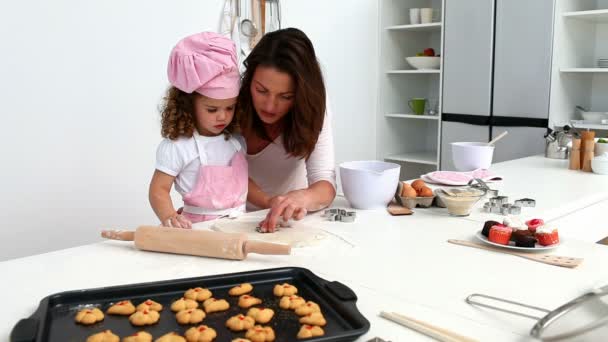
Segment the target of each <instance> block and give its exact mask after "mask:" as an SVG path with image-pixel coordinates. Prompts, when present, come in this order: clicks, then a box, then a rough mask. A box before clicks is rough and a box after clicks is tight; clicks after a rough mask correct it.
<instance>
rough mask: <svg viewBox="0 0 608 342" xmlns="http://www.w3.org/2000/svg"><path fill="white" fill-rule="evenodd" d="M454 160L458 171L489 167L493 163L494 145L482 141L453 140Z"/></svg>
mask: <svg viewBox="0 0 608 342" xmlns="http://www.w3.org/2000/svg"><path fill="white" fill-rule="evenodd" d="M450 145H451V146H452V161H453V162H454V166H455V167H456V169H457V170H458V171H473V170H477V169H486V170H487V169H489V168H490V165H492V156H493V155H494V146H490V145H488V144H487V143H481V142H453V143H451V144H450Z"/></svg>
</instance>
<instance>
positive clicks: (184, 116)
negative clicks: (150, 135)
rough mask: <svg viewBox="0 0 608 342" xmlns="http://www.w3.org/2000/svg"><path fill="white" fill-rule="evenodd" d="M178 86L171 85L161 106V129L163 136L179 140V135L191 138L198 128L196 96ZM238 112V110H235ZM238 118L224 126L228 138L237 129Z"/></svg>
mask: <svg viewBox="0 0 608 342" xmlns="http://www.w3.org/2000/svg"><path fill="white" fill-rule="evenodd" d="M195 96H197V95H196V93H191V94H188V93H186V92H183V91H181V90H179V89H177V88H176V87H173V86H171V87H169V89H167V93H166V94H165V97H164V98H163V102H162V103H161V106H160V116H161V131H160V134H161V136H162V137H163V138H167V139H171V140H177V139H178V138H179V137H186V138H190V137H192V135H193V134H194V131H195V130H196V119H195V115H194V97H195ZM235 114H236V110H235ZM236 121H237V120H236V118H233V119H232V121H231V122H230V123H229V124H228V126H226V128H224V131H223V133H224V135H225V136H226V139H228V138H229V137H230V135H231V134H232V133H233V132H234V131H235V130H236Z"/></svg>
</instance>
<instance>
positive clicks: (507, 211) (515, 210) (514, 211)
mask: <svg viewBox="0 0 608 342" xmlns="http://www.w3.org/2000/svg"><path fill="white" fill-rule="evenodd" d="M500 213H501V214H502V215H519V214H521V207H520V206H519V205H514V204H510V203H507V204H503V205H502V207H501V208H500Z"/></svg>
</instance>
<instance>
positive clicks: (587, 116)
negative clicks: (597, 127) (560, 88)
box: [581, 111, 608, 124]
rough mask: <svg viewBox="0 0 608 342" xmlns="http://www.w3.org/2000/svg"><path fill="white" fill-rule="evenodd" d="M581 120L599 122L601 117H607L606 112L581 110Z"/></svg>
mask: <svg viewBox="0 0 608 342" xmlns="http://www.w3.org/2000/svg"><path fill="white" fill-rule="evenodd" d="M581 115H582V116H583V120H584V121H586V122H589V123H598V124H599V123H600V122H602V120H603V119H608V114H606V112H583V111H581Z"/></svg>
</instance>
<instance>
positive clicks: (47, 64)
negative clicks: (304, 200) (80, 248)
mask: <svg viewBox="0 0 608 342" xmlns="http://www.w3.org/2000/svg"><path fill="white" fill-rule="evenodd" d="M222 4H223V0H204V1H192V0H189V1H147V2H137V1H136V2H133V1H118V0H104V1H101V0H97V1H77V0H55V1H43V0H37V1H19V2H4V3H3V4H2V5H1V6H0V42H1V44H2V53H0V75H1V76H0V100H1V101H0V102H1V105H0V113H1V114H0V118H1V120H2V127H3V132H2V134H1V135H0V153H1V156H2V163H1V165H0V166H1V168H0V170H1V171H0V172H1V174H0V176H1V177H0V189H1V190H2V197H1V199H0V201H1V203H0V208H1V211H0V221H1V222H3V224H2V226H1V228H0V241H2V246H3V247H2V249H0V260H6V259H10V258H15V257H21V256H26V255H31V254H37V253H42V252H46V251H50V250H56V249H62V248H67V247H71V246H77V245H81V244H86V243H91V242H95V241H99V240H100V239H99V237H98V235H99V230H100V229H102V228H110V227H112V228H133V227H136V226H137V225H141V224H156V223H157V220H156V218H155V216H154V214H153V212H152V210H151V209H150V207H149V204H148V200H147V191H148V188H147V187H148V183H149V179H150V176H151V174H152V172H153V165H154V154H155V149H156V146H157V144H158V142H159V141H160V133H159V115H158V110H157V106H158V103H159V101H160V99H161V96H162V94H163V91H164V90H165V88H166V86H167V80H166V74H165V68H166V62H167V57H168V54H169V51H170V49H171V47H172V46H173V45H174V44H175V43H176V42H177V40H178V39H180V38H181V37H184V36H186V35H188V34H191V33H194V32H198V31H203V30H215V29H216V27H217V24H218V20H219V13H220V10H221V7H222ZM282 4H283V16H284V17H283V26H284V27H287V26H293V27H298V28H300V29H302V30H303V31H305V32H306V33H307V34H308V35H309V36H310V38H311V39H312V41H313V43H314V44H315V47H316V49H317V53H318V55H319V58H320V60H321V62H322V64H323V69H324V71H325V77H326V81H327V84H328V89H329V94H330V96H331V104H332V108H333V111H334V121H333V124H334V133H335V140H336V152H337V153H336V155H337V159H338V160H337V162H341V161H345V160H351V159H364V158H374V157H375V136H374V132H375V128H374V120H373V118H374V112H375V103H376V91H375V89H376V70H377V67H376V63H377V61H376V46H377V39H376V37H377V32H376V28H377V4H376V1H375V0H354V1H346V0H342V1H331V2H330V1H327V2H322V3H321V2H317V3H313V2H305V1H297V0H283V1H282Z"/></svg>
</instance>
